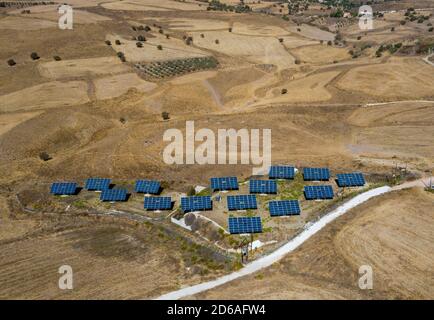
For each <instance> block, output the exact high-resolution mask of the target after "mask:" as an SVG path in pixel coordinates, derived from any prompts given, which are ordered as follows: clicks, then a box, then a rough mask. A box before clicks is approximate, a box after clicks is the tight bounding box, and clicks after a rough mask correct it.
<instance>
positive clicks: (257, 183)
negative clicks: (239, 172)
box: [249, 180, 277, 193]
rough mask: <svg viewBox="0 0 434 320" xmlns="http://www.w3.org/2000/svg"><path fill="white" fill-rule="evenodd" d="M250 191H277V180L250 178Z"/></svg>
mask: <svg viewBox="0 0 434 320" xmlns="http://www.w3.org/2000/svg"><path fill="white" fill-rule="evenodd" d="M249 186H250V187H249V188H250V193H277V183H276V181H275V180H250V181H249Z"/></svg>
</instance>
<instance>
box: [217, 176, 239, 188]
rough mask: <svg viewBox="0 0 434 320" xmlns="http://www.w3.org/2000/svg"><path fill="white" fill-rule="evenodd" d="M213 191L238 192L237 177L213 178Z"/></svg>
mask: <svg viewBox="0 0 434 320" xmlns="http://www.w3.org/2000/svg"><path fill="white" fill-rule="evenodd" d="M211 189H212V190H238V179H237V177H222V178H211Z"/></svg>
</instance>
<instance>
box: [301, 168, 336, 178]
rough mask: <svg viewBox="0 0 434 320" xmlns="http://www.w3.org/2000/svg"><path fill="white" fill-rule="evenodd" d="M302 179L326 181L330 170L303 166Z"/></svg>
mask: <svg viewBox="0 0 434 320" xmlns="http://www.w3.org/2000/svg"><path fill="white" fill-rule="evenodd" d="M303 179H304V180H305V181H328V180H329V179H330V170H329V169H328V168H303Z"/></svg>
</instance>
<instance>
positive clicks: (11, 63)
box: [8, 59, 17, 67]
mask: <svg viewBox="0 0 434 320" xmlns="http://www.w3.org/2000/svg"><path fill="white" fill-rule="evenodd" d="M16 64H17V63H16V62H15V60H14V59H9V60H8V65H9V66H10V67H12V66H14V65H16Z"/></svg>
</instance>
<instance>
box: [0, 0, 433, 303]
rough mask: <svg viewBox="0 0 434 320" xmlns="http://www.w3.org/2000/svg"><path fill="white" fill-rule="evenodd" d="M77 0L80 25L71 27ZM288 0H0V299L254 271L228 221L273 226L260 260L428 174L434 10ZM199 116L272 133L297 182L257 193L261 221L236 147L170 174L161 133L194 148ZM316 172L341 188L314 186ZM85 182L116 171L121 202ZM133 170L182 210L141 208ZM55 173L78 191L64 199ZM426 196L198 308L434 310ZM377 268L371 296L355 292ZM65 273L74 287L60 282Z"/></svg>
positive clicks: (370, 211) (214, 127)
mask: <svg viewBox="0 0 434 320" xmlns="http://www.w3.org/2000/svg"><path fill="white" fill-rule="evenodd" d="M291 2H292V5H294V6H295V3H299V2H300V3H301V2H303V1H298V0H297V1H295V0H294V1H291ZM64 3H66V4H68V5H71V6H72V8H73V10H74V11H73V12H74V24H73V28H72V29H65V30H64V29H61V28H59V24H58V20H59V16H60V14H59V12H58V7H59V5H61V4H64ZM288 5H289V4H288ZM288 5H283V4H282V5H280V4H278V3H277V1H261V2H259V1H244V4H243V3H239V1H236V0H220V1H213V2H211V3H208V2H206V1H205V2H204V1H202V0H201V1H196V0H187V1H178V0H158V1H157V0H128V1H120V0H111V1H102V0H89V1H88V0H53V1H52V2H48V1H33V0H28V1H21V0H7V1H1V0H0V299H18V298H25V299H80V298H81V299H93V298H95V299H99V298H101V299H134V298H153V297H157V296H159V295H162V294H165V293H167V292H171V291H173V290H178V289H180V288H181V287H185V286H189V285H194V284H198V283H202V282H204V281H209V280H212V279H215V278H217V277H219V276H222V275H226V274H228V273H230V272H233V271H236V270H238V269H240V268H241V267H242V266H243V265H242V263H241V262H240V259H239V251H237V250H239V247H240V245H241V243H242V241H243V239H244V238H243V237H242V236H239V235H237V234H229V233H228V232H226V231H227V229H228V218H229V217H230V216H252V215H256V216H259V217H260V218H261V219H262V220H261V221H262V225H263V230H264V231H263V232H262V233H259V234H255V235H254V240H259V241H260V243H261V244H262V245H263V246H261V247H260V248H259V249H258V250H257V251H256V252H255V254H254V255H252V259H256V258H259V257H262V256H264V255H267V254H269V253H271V252H273V251H274V250H276V249H277V248H278V247H280V246H281V245H282V244H284V243H285V242H286V241H288V240H290V239H291V238H292V237H294V236H295V235H296V234H297V233H299V232H300V231H301V230H303V229H304V228H305V227H306V226H307V225H308V224H309V223H311V222H312V221H315V220H316V219H318V218H319V217H322V216H323V215H325V214H326V213H328V212H330V211H331V210H333V209H334V208H336V207H337V206H339V205H341V204H342V203H344V202H345V201H347V200H349V199H351V198H352V197H354V196H356V195H358V194H360V193H362V192H365V191H368V190H370V189H373V188H376V187H379V186H384V185H397V184H402V183H405V182H407V181H416V180H418V179H421V178H424V177H430V176H432V175H433V172H434V171H433V170H434V140H433V136H434V85H433V84H434V64H433V63H432V59H433V54H432V52H433V50H434V35H433V30H432V23H433V22H434V18H433V14H434V5H433V3H432V1H428V0H417V1H407V0H403V1H384V2H383V1H380V2H379V3H376V4H375V5H374V9H375V10H376V11H382V13H381V14H376V15H375V24H374V25H375V27H374V29H372V30H361V29H360V25H359V20H358V17H356V16H355V15H354V14H355V11H354V10H355V9H354V8H353V9H348V8H347V9H345V10H347V11H348V12H345V13H346V16H345V17H336V16H334V15H335V13H336V12H335V11H336V9H337V8H328V6H327V5H325V4H320V3H315V4H313V3H311V4H310V5H309V8H305V7H304V5H303V6H300V8H299V9H297V10H298V11H297V10H296V11H291V10H293V9H294V8H293V9H291V10H290V9H289V7H288ZM411 8H413V9H414V10H412V9H411ZM294 10H295V9H294ZM351 10H353V11H354V12H353V11H351ZM383 11H384V12H383ZM351 13H353V15H351ZM188 121H194V126H195V129H196V132H197V131H198V130H199V129H209V130H211V131H212V132H213V133H214V134H216V135H217V133H218V131H219V130H220V129H236V130H241V129H246V130H248V132H249V133H250V132H252V131H251V130H253V129H259V130H265V129H270V130H271V142H270V147H271V162H272V164H285V165H290V166H294V167H296V168H297V169H298V171H297V173H296V175H295V178H294V179H293V180H286V181H278V182H277V185H278V193H277V194H275V195H262V194H259V195H258V196H257V197H258V209H257V210H248V211H231V212H229V210H228V208H227V205H226V203H227V202H226V201H227V196H228V194H230V195H232V194H246V193H249V192H250V191H249V179H250V178H252V168H253V167H258V166H259V165H255V164H253V163H252V162H250V164H241V161H240V157H241V148H237V149H236V150H235V151H234V152H233V153H234V154H237V156H238V158H237V159H238V161H237V163H235V164H227V163H226V164H218V165H215V164H200V165H199V164H197V163H196V164H185V162H184V163H181V164H168V163H166V162H165V161H164V158H163V154H164V151H165V148H166V147H167V145H168V144H169V143H168V141H164V140H163V137H164V134H165V132H167V130H170V129H179V130H180V131H181V132H182V134H183V138H185V133H186V123H187V122H188ZM208 132H209V131H208ZM237 141H238V140H237ZM183 143H184V144H185V145H186V142H185V141H183ZM261 143H262V141H261ZM198 145H199V142H197V141H196V146H198ZM249 160H251V159H250V158H249ZM304 167H328V168H329V169H330V171H331V178H330V180H329V181H328V182H309V181H304V180H303V176H302V174H301V169H302V168H304ZM355 171H357V172H361V173H363V175H364V177H365V179H366V184H365V185H363V186H360V187H357V188H340V187H338V185H337V183H336V181H335V178H336V174H337V173H345V172H355ZM225 176H236V177H237V178H238V181H239V182H240V187H239V190H237V191H231V192H230V193H224V192H215V191H212V190H211V189H210V178H211V177H225ZM90 177H106V178H110V179H112V181H111V187H113V188H125V189H126V190H127V192H128V197H127V200H128V201H125V202H116V203H110V202H103V201H101V200H100V193H97V192H91V191H88V190H86V189H85V188H83V187H84V185H85V181H86V179H88V178H90ZM259 178H261V179H268V176H267V174H265V175H264V176H260V177H259ZM137 179H153V180H158V181H159V182H160V183H161V190H160V191H161V193H160V195H161V196H168V197H171V203H172V204H173V208H171V210H162V211H153V210H144V195H143V194H142V193H138V192H135V189H134V185H135V181H136V180H137ZM56 181H75V182H77V183H78V185H79V188H78V189H77V192H76V194H74V195H70V196H59V195H53V194H51V193H50V186H51V184H52V183H53V182H56ZM325 183H327V184H330V185H332V190H333V191H334V193H335V197H334V198H333V199H331V200H325V201H309V200H307V199H305V196H304V193H303V188H304V186H307V185H311V184H313V185H319V184H325ZM187 194H189V195H192V194H197V195H210V196H211V197H212V198H213V201H214V202H213V208H212V210H209V211H204V212H200V213H198V215H197V216H196V215H194V216H193V217H192V215H189V216H188V215H185V214H184V212H183V211H182V210H181V208H180V202H181V201H180V200H181V198H182V197H185V196H186V195H187ZM217 196H219V197H217ZM217 199H221V200H217ZM282 199H292V200H298V201H299V204H300V207H301V214H300V215H297V216H290V217H283V218H282V219H275V218H274V217H271V216H270V212H269V207H268V203H269V201H270V200H282ZM432 204H433V196H432V194H430V193H425V192H423V191H422V190H419V189H412V190H403V191H399V192H394V193H391V194H389V195H385V196H383V197H379V198H376V199H374V200H371V201H369V202H368V203H366V204H364V205H363V206H361V207H358V208H356V209H354V210H353V211H352V213H350V214H349V215H347V216H345V217H342V218H341V219H339V220H338V221H337V222H336V223H333V224H331V225H329V226H328V227H327V228H326V229H325V230H322V231H321V232H320V233H319V234H317V235H316V236H315V237H314V238H312V239H310V240H309V241H308V242H307V243H305V244H304V245H303V246H302V247H301V248H299V249H298V250H297V251H296V252H295V253H294V254H291V255H289V256H287V257H286V258H285V259H284V260H283V261H281V262H280V263H278V264H276V265H273V266H272V267H271V268H268V269H267V270H264V271H263V272H261V273H258V274H254V275H252V276H251V277H248V279H240V280H237V281H235V282H233V283H229V284H227V285H225V286H223V287H219V288H217V289H214V290H211V291H210V292H206V293H203V294H200V295H198V296H197V297H194V298H218V299H222V298H235V299H236V298H246V297H245V296H244V297H243V296H242V294H243V292H251V294H252V296H251V298H255V299H261V298H267V299H271V298H279V299H280V298H282V299H283V298H284V299H287V298H297V299H298V298H309V299H310V298H360V299H365V298H366V299H371V298H387V299H393V298H400V299H401V298H402V299H406V298H412V299H413V298H414V299H415V298H423V299H429V298H431V299H432V298H433V297H434V294H433V291H432V289H431V288H432V287H433V286H432V279H433V278H434V277H433V275H432V272H431V269H432V267H431V268H430V266H432V265H433V263H432V262H433V261H432V252H433V250H432V249H433V248H432V240H433V239H432V237H433V234H432V231H433V230H432V229H433V228H432V225H433V224H432V221H431V220H430V219H431V218H432ZM188 219H190V220H191V221H190V222H191V223H190V222H189V223H190V224H189V225H187V224H183V223H184V222H186V220H188ZM364 263H367V264H370V265H372V267H373V268H374V272H375V289H374V290H372V291H369V292H365V291H360V290H358V289H357V287H356V280H357V275H358V274H357V270H358V266H359V265H360V264H364ZM69 264H70V265H71V266H72V267H73V269H74V270H75V272H76V273H75V275H76V288H75V290H74V291H71V292H65V291H60V290H59V288H58V286H57V280H58V277H59V274H58V272H57V271H58V268H59V267H60V266H61V265H69ZM156 274H158V276H155V275H156ZM246 280H249V281H246ZM282 284H283V285H282ZM253 286H254V287H253ZM243 289H245V290H243ZM277 289H279V290H277Z"/></svg>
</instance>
